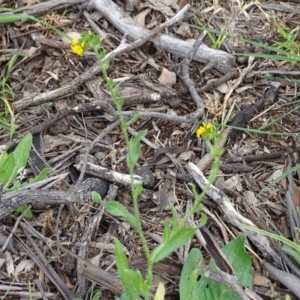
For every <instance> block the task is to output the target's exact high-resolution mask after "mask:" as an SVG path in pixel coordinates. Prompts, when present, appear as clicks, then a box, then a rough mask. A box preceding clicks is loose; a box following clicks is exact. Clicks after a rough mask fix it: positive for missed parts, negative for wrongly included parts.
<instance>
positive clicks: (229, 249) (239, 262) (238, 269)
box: [222, 234, 253, 289]
mask: <svg viewBox="0 0 300 300" xmlns="http://www.w3.org/2000/svg"><path fill="white" fill-rule="evenodd" d="M222 252H223V253H224V254H225V256H226V258H227V259H228V261H229V262H230V264H231V265H232V267H233V269H234V272H235V275H236V277H237V279H238V281H239V283H240V284H242V285H243V286H247V287H248V288H249V289H252V288H253V273H252V264H251V257H250V255H249V254H248V253H247V252H246V250H245V235H244V234H240V235H239V236H238V237H237V238H236V239H234V240H232V241H231V242H230V243H228V244H227V245H226V246H225V247H223V248H222Z"/></svg>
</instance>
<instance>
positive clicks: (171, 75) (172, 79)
mask: <svg viewBox="0 0 300 300" xmlns="http://www.w3.org/2000/svg"><path fill="white" fill-rule="evenodd" d="M158 82H159V83H161V84H164V85H171V84H175V83H176V73H175V72H171V71H169V70H168V69H166V68H163V69H162V71H161V74H160V76H159V78H158Z"/></svg>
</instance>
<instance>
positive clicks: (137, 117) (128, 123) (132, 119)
mask: <svg viewBox="0 0 300 300" xmlns="http://www.w3.org/2000/svg"><path fill="white" fill-rule="evenodd" d="M140 116H141V114H140V113H137V114H136V115H134V116H133V117H132V118H131V119H130V120H128V121H127V122H126V125H127V128H128V127H129V126H130V125H132V124H133V123H135V122H136V121H137V120H138V119H139V117H140Z"/></svg>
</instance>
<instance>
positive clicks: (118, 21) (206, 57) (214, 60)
mask: <svg viewBox="0 0 300 300" xmlns="http://www.w3.org/2000/svg"><path fill="white" fill-rule="evenodd" d="M92 3H93V4H94V5H95V8H96V9H97V10H98V11H100V12H101V13H102V14H103V15H104V16H105V18H106V19H107V20H109V21H110V22H111V23H112V24H113V25H114V27H116V28H117V29H118V30H119V31H120V32H122V33H124V34H127V35H128V36H129V37H130V38H131V39H133V40H137V39H140V38H142V37H144V36H145V35H147V34H148V33H149V31H148V30H146V29H144V28H142V27H141V26H139V25H138V24H136V23H135V22H134V21H133V20H132V18H131V17H129V16H128V15H127V14H126V13H125V12H124V11H123V10H122V9H121V8H119V7H118V6H117V5H116V4H115V3H113V2H112V1H111V0H92ZM151 41H152V42H153V44H154V45H155V46H156V47H162V48H163V49H164V50H165V51H167V52H169V53H172V54H173V55H174V56H176V57H186V56H187V55H188V53H189V51H190V50H191V48H192V46H193V43H190V42H186V41H182V40H180V39H177V38H173V37H170V36H168V35H165V34H162V35H160V36H159V37H154V38H152V39H151ZM194 60H196V61H199V62H202V63H205V64H207V65H209V66H210V67H212V68H216V69H217V70H219V71H220V72H221V73H223V74H225V73H227V72H230V71H231V70H232V68H233V66H234V62H235V59H234V57H233V56H232V55H230V54H228V53H226V52H224V51H221V50H216V49H211V48H209V47H207V46H206V45H204V44H202V45H201V46H200V47H199V49H198V51H197V52H196V55H195V57H194Z"/></svg>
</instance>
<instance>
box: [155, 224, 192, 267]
mask: <svg viewBox="0 0 300 300" xmlns="http://www.w3.org/2000/svg"><path fill="white" fill-rule="evenodd" d="M196 230H197V228H196V229H195V228H189V227H184V228H181V229H180V230H178V231H177V232H176V233H175V234H174V235H173V236H171V237H170V239H169V241H168V243H167V244H165V243H162V244H161V245H159V246H157V247H156V248H155V249H154V250H153V252H152V253H151V257H152V260H153V262H154V263H157V262H159V261H161V260H162V259H164V258H165V257H167V256H168V255H169V254H171V253H172V252H173V251H175V250H177V249H178V248H180V247H181V246H183V245H184V244H186V243H187V242H188V241H189V240H190V239H191V238H192V237H193V235H194V233H195V231H196Z"/></svg>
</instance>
